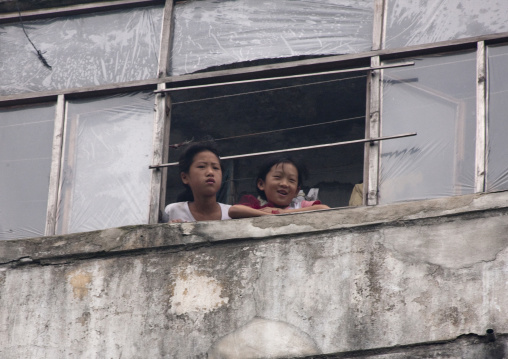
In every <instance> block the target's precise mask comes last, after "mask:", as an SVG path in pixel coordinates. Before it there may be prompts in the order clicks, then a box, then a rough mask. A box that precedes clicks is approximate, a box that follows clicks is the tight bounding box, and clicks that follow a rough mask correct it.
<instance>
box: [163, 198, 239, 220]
mask: <svg viewBox="0 0 508 359" xmlns="http://www.w3.org/2000/svg"><path fill="white" fill-rule="evenodd" d="M217 203H218V202H217ZM219 206H220V210H221V212H222V217H221V220H222V221H223V220H225V219H231V217H229V215H228V211H229V208H230V207H231V205H229V204H224V203H219ZM175 219H181V220H182V221H184V222H196V219H195V218H194V217H193V216H192V213H191V211H190V209H189V202H176V203H171V204H168V205H167V206H166V208H164V213H163V214H162V221H163V222H169V221H173V220H175Z"/></svg>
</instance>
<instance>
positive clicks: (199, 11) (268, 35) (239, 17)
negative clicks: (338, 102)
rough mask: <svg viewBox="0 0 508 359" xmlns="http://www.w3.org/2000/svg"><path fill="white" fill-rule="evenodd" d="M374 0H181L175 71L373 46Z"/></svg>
mask: <svg viewBox="0 0 508 359" xmlns="http://www.w3.org/2000/svg"><path fill="white" fill-rule="evenodd" d="M373 9H374V1H373V0H310V1H308V0H278V1H259V0H236V1H222V2H219V1H186V2H181V3H176V5H175V9H174V19H175V30H174V41H173V46H172V74H173V75H179V74H184V73H191V72H195V71H198V70H202V69H205V68H208V67H211V66H218V65H224V64H231V63H235V62H243V61H252V60H257V59H270V58H283V57H292V56H301V55H337V54H349V53H357V52H361V51H369V50H370V49H371V47H372V22H373V14H374V10H373Z"/></svg>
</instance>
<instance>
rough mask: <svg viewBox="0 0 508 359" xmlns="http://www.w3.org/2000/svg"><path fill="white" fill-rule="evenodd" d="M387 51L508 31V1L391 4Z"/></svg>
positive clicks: (430, 0)
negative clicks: (388, 49)
mask: <svg viewBox="0 0 508 359" xmlns="http://www.w3.org/2000/svg"><path fill="white" fill-rule="evenodd" d="M386 18H387V21H386V40H385V48H397V47H404V46H410V45H419V44H426V43H433V42H438V41H445V40H453V39H460V38H466V37H471V36H479V35H487V34H495V33H500V32H506V31H508V21H507V20H508V1H505V0H482V1H478V0H390V1H388V10H387V16H386Z"/></svg>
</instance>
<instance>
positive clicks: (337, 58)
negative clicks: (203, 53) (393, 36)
mask: <svg viewBox="0 0 508 359" xmlns="http://www.w3.org/2000/svg"><path fill="white" fill-rule="evenodd" d="M387 1H388V0H373V7H374V18H373V43H372V50H371V51H367V52H362V53H357V54H347V55H334V56H327V57H321V58H315V59H307V60H298V61H287V62H282V63H278V64H272V65H261V66H253V67H246V68H241V69H230V70H219V71H210V72H201V73H195V74H186V75H178V76H167V75H166V74H167V73H168V71H169V66H170V59H171V38H172V26H173V24H172V17H173V5H174V0H120V1H109V2H96V3H87V4H79V1H73V2H74V3H77V4H75V5H70V6H64V7H58V8H51V9H35V10H27V11H22V12H21V16H22V19H23V20H24V21H28V20H33V19H40V18H48V17H58V16H69V15H73V14H83V13H95V12H102V11H110V10H115V9H125V8H132V7H143V6H150V5H156V4H162V3H164V4H165V6H164V14H163V20H162V31H161V37H160V40H161V41H160V48H159V59H158V72H157V74H156V75H154V77H153V78H151V79H148V80H138V81H130V82H123V83H113V84H106V85H100V86H92V87H83V88H70V89H65V90H57V91H56V90H55V91H41V92H31V93H21V94H16V95H8V96H0V107H7V106H12V105H20V104H33V103H42V102H48V101H49V102H51V101H52V102H56V104H57V111H56V114H55V125H54V137H53V149H52V165H51V175H50V186H49V189H48V190H49V197H48V206H47V219H46V231H45V233H46V235H47V236H50V235H54V234H55V224H56V218H57V215H56V212H57V204H58V199H59V188H58V187H59V180H60V171H61V156H62V142H63V131H64V127H65V111H66V101H67V100H68V99H74V98H84V97H92V96H93V97H97V96H102V95H111V94H116V93H122V92H131V91H140V90H153V91H161V90H165V89H168V88H175V87H184V86H195V85H207V84H213V83H221V82H229V81H239V80H249V79H255V78H260V77H264V78H270V77H277V76H284V75H292V74H306V73H312V72H323V71H330V70H336V69H346V68H355V67H363V66H372V67H377V66H382V64H383V62H384V61H387V60H395V59H404V58H407V57H411V56H423V55H430V54H437V53H446V52H456V51H462V50H465V49H474V50H475V51H476V69H477V71H476V80H477V81H476V105H477V109H476V149H475V169H476V171H475V193H479V192H484V191H485V178H486V142H487V130H488V129H487V112H488V108H487V96H488V93H487V91H488V87H487V86H486V74H487V66H488V61H487V60H486V47H487V46H489V45H495V44H501V43H508V32H505V33H497V34H490V35H481V36H475V37H469V38H463V39H455V40H448V41H442V42H437V43H431V44H424V45H415V46H408V47H404V48H396V49H384V48H383V47H384V46H383V45H384V44H383V42H384V31H385V28H386V7H387ZM18 21H19V14H18V13H17V12H12V13H7V14H0V24H8V23H16V22H18ZM381 71H382V70H371V71H368V79H367V91H366V109H367V110H366V134H365V135H366V138H373V137H379V134H380V123H381V121H382V119H381V118H380V114H381V111H380V110H381V109H380V106H381V96H382V89H381V76H380V75H381ZM154 105H155V112H154V126H153V156H152V160H151V164H152V165H158V164H161V163H165V162H167V151H165V150H164V149H165V148H167V145H168V140H169V133H170V128H171V100H170V96H165V95H164V94H162V93H157V94H156V96H155V104H154ZM364 158H365V159H364V184H365V188H364V205H369V206H372V205H377V204H378V190H379V189H378V182H379V166H380V162H379V159H380V148H379V145H378V143H366V144H365V151H364ZM147 170H149V169H148V168H147ZM151 171H152V173H151V188H150V201H149V203H150V208H149V216H148V218H147V223H149V224H153V223H158V222H159V213H160V211H161V210H163V209H164V206H165V203H163V202H164V198H165V182H166V172H167V171H166V170H164V169H152V170H151Z"/></svg>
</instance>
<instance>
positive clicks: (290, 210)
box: [279, 204, 330, 213]
mask: <svg viewBox="0 0 508 359" xmlns="http://www.w3.org/2000/svg"><path fill="white" fill-rule="evenodd" d="M318 209H330V207H328V206H327V205H326V204H315V205H313V206H310V207H303V208H297V209H279V211H280V213H295V212H307V211H315V210H318Z"/></svg>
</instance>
